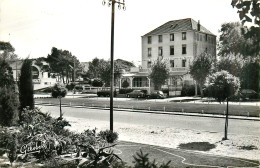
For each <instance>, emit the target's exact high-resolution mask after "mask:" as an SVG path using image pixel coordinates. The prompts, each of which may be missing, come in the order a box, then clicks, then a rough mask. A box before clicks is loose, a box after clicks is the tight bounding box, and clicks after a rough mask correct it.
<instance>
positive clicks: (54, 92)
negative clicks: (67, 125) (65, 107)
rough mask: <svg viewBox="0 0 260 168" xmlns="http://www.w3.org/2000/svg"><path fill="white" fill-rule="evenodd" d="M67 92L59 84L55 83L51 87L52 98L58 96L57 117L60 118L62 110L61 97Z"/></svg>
mask: <svg viewBox="0 0 260 168" xmlns="http://www.w3.org/2000/svg"><path fill="white" fill-rule="evenodd" d="M66 94H67V90H66V89H65V88H64V87H62V86H61V85H60V84H55V85H54V87H53V88H52V92H51V95H52V97H54V98H59V100H60V117H59V119H62V116H63V114H62V110H61V98H63V97H65V96H66Z"/></svg>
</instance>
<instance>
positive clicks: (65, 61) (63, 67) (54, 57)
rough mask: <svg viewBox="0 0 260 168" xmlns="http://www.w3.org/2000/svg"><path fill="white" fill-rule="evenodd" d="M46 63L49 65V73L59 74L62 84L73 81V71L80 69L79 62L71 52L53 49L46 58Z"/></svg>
mask: <svg viewBox="0 0 260 168" xmlns="http://www.w3.org/2000/svg"><path fill="white" fill-rule="evenodd" d="M46 61H47V62H48V63H49V65H50V68H51V71H52V72H54V73H58V74H59V76H60V77H61V79H62V81H63V83H69V82H70V81H73V80H74V71H75V72H77V71H78V70H80V69H81V66H80V62H79V60H78V59H77V58H76V57H75V56H73V55H72V54H71V52H69V51H68V50H61V49H57V48H55V47H53V48H52V50H51V54H49V55H48V56H47V59H46ZM65 77H66V81H65ZM75 78H76V76H75Z"/></svg>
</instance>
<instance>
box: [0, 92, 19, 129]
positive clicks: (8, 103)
mask: <svg viewBox="0 0 260 168" xmlns="http://www.w3.org/2000/svg"><path fill="white" fill-rule="evenodd" d="M18 107H19V100H18V96H17V94H16V93H15V92H14V90H13V89H11V88H0V125H2V126H12V125H15V124H16V123H17V121H18V115H19V111H18Z"/></svg>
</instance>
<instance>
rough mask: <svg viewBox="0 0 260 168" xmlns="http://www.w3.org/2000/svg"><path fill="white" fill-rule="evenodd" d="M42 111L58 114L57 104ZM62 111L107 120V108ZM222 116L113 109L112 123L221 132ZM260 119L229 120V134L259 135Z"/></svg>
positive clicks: (63, 109)
mask: <svg viewBox="0 0 260 168" xmlns="http://www.w3.org/2000/svg"><path fill="white" fill-rule="evenodd" d="M40 107H41V109H42V111H44V112H47V111H49V112H50V113H51V114H52V115H55V116H58V115H59V107H57V106H40ZM62 111H63V113H65V115H66V116H68V117H76V118H86V119H92V120H97V121H109V110H101V109H87V108H70V107H63V108H62ZM224 122H225V120H224V119H223V118H208V117H194V116H182V115H165V114H150V113H137V112H127V111H114V124H115V125H116V124H120V123H124V124H131V125H147V126H149V125H152V126H154V125H155V123H156V125H158V126H165V127H173V128H182V129H190V130H198V131H210V132H223V130H224ZM259 128H260V121H248V120H237V119H230V120H229V134H236V135H260V129H259Z"/></svg>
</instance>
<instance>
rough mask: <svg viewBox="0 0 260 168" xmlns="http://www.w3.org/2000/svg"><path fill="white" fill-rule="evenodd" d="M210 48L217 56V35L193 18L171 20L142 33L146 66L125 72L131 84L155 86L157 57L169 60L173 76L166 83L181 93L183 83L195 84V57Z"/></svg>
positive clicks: (150, 87)
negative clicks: (192, 67) (152, 75)
mask: <svg viewBox="0 0 260 168" xmlns="http://www.w3.org/2000/svg"><path fill="white" fill-rule="evenodd" d="M202 52H207V53H209V54H210V55H212V56H213V57H216V35H214V34H213V33H211V32H210V31H209V30H207V29H206V28H205V27H203V26H202V25H200V23H199V22H196V21H195V20H193V19H191V18H187V19H181V20H173V21H169V22H167V23H165V24H163V25H161V26H159V27H157V28H155V29H154V30H152V31H150V32H148V33H147V34H145V35H143V36H142V67H141V68H138V69H132V71H131V72H130V73H129V74H124V75H123V79H122V80H121V82H122V81H123V80H127V81H128V82H130V87H132V88H138V89H146V90H148V92H150V91H151V90H153V84H152V82H151V80H150V79H149V77H148V76H149V72H150V70H151V66H152V64H153V63H154V61H156V60H157V59H160V60H162V61H165V62H166V64H167V66H168V68H169V70H170V78H169V79H168V81H167V82H166V83H165V85H164V86H163V87H164V88H169V90H170V95H176V94H180V91H181V88H182V87H183V85H185V84H187V85H191V84H194V81H193V79H192V78H191V76H190V74H189V66H190V64H191V63H192V61H193V59H194V58H195V57H196V56H197V55H199V54H201V53H202Z"/></svg>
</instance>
